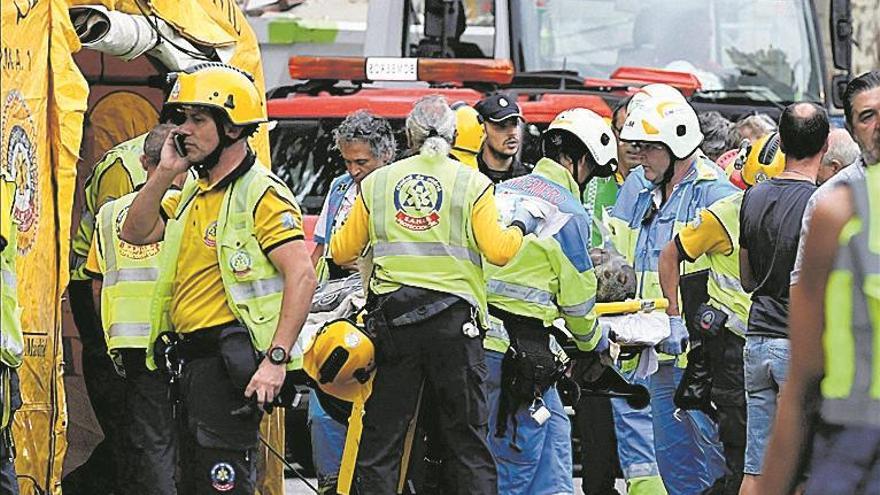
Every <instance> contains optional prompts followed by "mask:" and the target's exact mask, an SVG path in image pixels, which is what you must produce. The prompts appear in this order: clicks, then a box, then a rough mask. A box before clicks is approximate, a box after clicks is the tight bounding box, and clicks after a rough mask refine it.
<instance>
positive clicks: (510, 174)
mask: <svg viewBox="0 0 880 495" xmlns="http://www.w3.org/2000/svg"><path fill="white" fill-rule="evenodd" d="M474 108H475V109H476V110H477V112H479V113H480V115H481V116H482V117H483V122H484V125H485V126H486V142H485V143H484V144H483V150H482V151H481V152H480V154H479V155H477V166H478V168H479V170H480V172H482V173H483V174H485V175H486V176H487V177H489V179H491V180H492V182H493V183H495V184H497V183H499V182H502V181H505V180H509V179H513V178H514V177H519V176H521V175H526V174H528V173H529V172H531V170H532V166H531V165H528V164H525V163H523V162H522V160H520V158H519V156H518V154H519V148H520V144H522V123H523V122H524V119H523V116H522V112H521V111H520V108H519V105H517V104H516V100H515V99H514V98H512V97H510V96H507V95H504V94H495V95H492V96H489V97H486V98H484V99H482V100H480V101H479V102H477V104H476V105H475V106H474Z"/></svg>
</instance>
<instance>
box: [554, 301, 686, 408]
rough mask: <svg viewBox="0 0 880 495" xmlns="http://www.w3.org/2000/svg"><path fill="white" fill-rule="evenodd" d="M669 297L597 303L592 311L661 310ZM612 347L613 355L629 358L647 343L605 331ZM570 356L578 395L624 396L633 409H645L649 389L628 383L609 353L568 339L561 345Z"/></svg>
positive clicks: (607, 314) (603, 315) (601, 314)
mask: <svg viewBox="0 0 880 495" xmlns="http://www.w3.org/2000/svg"><path fill="white" fill-rule="evenodd" d="M668 306H669V301H668V300H666V299H665V298H661V299H630V300H626V301H619V302H607V303H596V305H595V306H594V308H593V313H594V314H595V315H596V316H598V317H599V321H600V324H602V319H603V318H607V317H612V316H621V315H632V314H638V313H652V312H655V311H663V310H665V309H666V308H667V307H668ZM608 338H609V340H611V341H612V342H613V343H614V344H615V347H618V348H619V351H616V352H615V354H616V359H618V360H630V359H634V358H635V357H636V356H638V355H639V354H641V353H642V351H643V350H644V349H645V347H646V344H635V345H634V344H630V343H628V342H625V341H623V340H622V339H620V338H618V335H616V334H615V333H614V332H613V331H612V332H610V333H609V335H608ZM562 348H563V350H564V351H565V353H566V354H567V355H568V357H569V358H571V359H572V360H574V361H575V362H578V364H577V368H578V370H579V373H578V374H577V376H576V377H573V378H574V380H575V383H576V385H577V387H579V389H580V390H579V392H580V395H581V396H590V397H610V398H613V399H624V400H626V401H627V403H628V404H629V405H630V407H632V408H634V409H644V408H645V407H647V406H648V404H649V403H650V401H651V395H650V393H649V392H648V389H647V388H645V387H644V386H643V385H638V384H633V383H630V382H629V381H628V380H627V379H626V378H625V377H624V376H623V374H622V373H621V372H620V371H619V370H618V369H617V368H616V367H615V366H613V365H612V359H610V356H600V355H598V354H596V353H595V352H585V351H581V350H580V349H578V348H577V346H576V345H575V344H574V342H573V341H571V340H568V341H567V342H566V343H565V344H563V345H562Z"/></svg>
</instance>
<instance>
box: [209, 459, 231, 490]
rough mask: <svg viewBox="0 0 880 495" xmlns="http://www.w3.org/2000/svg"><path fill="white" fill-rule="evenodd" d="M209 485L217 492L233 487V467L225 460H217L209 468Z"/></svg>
mask: <svg viewBox="0 0 880 495" xmlns="http://www.w3.org/2000/svg"><path fill="white" fill-rule="evenodd" d="M210 477H211V486H213V487H214V489H215V490H217V491H218V492H228V491H229V490H232V489H233V488H235V469H234V468H233V467H232V466H231V465H230V464H229V463H227V462H218V463H217V464H214V467H212V468H211V473H210Z"/></svg>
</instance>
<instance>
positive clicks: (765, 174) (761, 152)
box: [742, 132, 785, 186]
mask: <svg viewBox="0 0 880 495" xmlns="http://www.w3.org/2000/svg"><path fill="white" fill-rule="evenodd" d="M784 168H785V154H784V153H782V149H781V148H780V145H779V133H778V132H774V133H771V134H768V135H766V136H764V137H762V138H760V139H758V140H757V141H755V143H754V144H752V146H751V149H750V150H749V154H748V157H747V158H746V162H745V164H744V165H743V167H742V178H743V181H744V182H745V183H746V184H748V185H749V186H754V185H755V184H757V183H759V182H761V181H765V180H767V179H770V178H772V177H776V176H777V175H779V174H781V173H782V170H783V169H784Z"/></svg>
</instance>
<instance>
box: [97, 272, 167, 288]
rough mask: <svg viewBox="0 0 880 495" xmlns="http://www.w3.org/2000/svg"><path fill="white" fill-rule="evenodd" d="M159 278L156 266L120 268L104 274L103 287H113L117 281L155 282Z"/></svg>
mask: <svg viewBox="0 0 880 495" xmlns="http://www.w3.org/2000/svg"><path fill="white" fill-rule="evenodd" d="M158 279H159V269H158V268H156V267H138V268H120V269H119V270H112V271H108V272H107V273H105V274H104V287H113V286H114V285H116V283H117V282H155V281H156V280H158Z"/></svg>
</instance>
